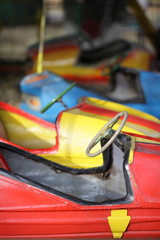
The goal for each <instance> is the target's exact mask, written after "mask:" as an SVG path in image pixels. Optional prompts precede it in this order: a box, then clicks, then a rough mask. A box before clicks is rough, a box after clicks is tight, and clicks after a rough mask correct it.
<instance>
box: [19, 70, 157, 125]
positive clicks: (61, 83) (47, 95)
mask: <svg viewBox="0 0 160 240" xmlns="http://www.w3.org/2000/svg"><path fill="white" fill-rule="evenodd" d="M37 75H38V76H41V75H42V76H43V75H46V76H47V77H45V78H44V79H43V80H39V81H36V82H31V83H28V84H27V81H28V80H30V79H32V78H33V79H34V77H36V76H37ZM139 84H140V85H141V89H142V92H143V96H144V99H145V102H141V103H139V102H138V103H134V102H133V103H132V102H129V103H124V105H126V106H129V107H132V108H135V109H138V110H141V111H144V112H147V113H149V114H152V115H154V116H156V117H158V118H160V74H159V73H152V72H145V71H139ZM69 86H70V83H69V82H67V81H66V80H65V79H63V78H62V77H60V76H58V75H56V74H53V73H51V72H48V71H44V72H43V73H41V74H31V75H28V76H26V77H24V78H23V79H22V80H21V82H20V88H21V91H22V93H26V94H29V95H33V96H36V97H38V98H39V100H40V102H41V108H40V109H39V111H35V110H34V109H31V108H30V107H29V106H28V105H27V104H26V103H25V102H22V103H21V105H20V108H21V109H23V110H24V111H26V112H29V113H31V114H33V115H36V116H38V117H40V118H42V119H45V120H47V121H50V122H55V120H56V118H57V116H58V114H59V113H60V112H61V111H62V110H65V107H64V106H63V105H62V104H61V103H60V102H57V103H55V104H54V105H53V106H52V107H51V108H50V109H48V110H47V111H46V112H45V113H40V110H41V109H42V108H43V107H45V106H46V105H47V104H48V103H49V102H50V101H51V100H52V99H53V98H56V97H57V95H58V94H60V93H61V92H62V91H64V90H65V89H66V88H68V87H69ZM84 96H87V97H95V98H101V99H106V100H107V98H105V97H104V96H101V95H100V94H98V93H93V92H91V91H88V90H86V89H83V88H82V87H79V86H75V87H73V88H72V89H71V90H70V91H69V92H68V93H67V94H66V95H64V96H63V101H64V102H65V104H66V105H67V106H68V107H69V108H71V107H74V106H75V105H77V104H78V101H79V98H81V97H84Z"/></svg>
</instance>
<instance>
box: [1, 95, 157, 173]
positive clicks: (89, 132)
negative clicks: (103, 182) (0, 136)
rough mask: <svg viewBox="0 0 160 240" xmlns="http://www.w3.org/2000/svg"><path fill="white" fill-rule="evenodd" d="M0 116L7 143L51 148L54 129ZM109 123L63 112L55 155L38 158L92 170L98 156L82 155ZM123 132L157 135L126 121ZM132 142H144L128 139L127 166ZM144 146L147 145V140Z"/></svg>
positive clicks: (78, 112) (97, 116)
mask: <svg viewBox="0 0 160 240" xmlns="http://www.w3.org/2000/svg"><path fill="white" fill-rule="evenodd" d="M85 101H86V102H88V103H92V104H94V105H97V106H99V104H100V103H101V107H103V108H104V109H105V108H108V109H110V110H113V111H114V110H115V109H116V111H121V110H122V109H121V108H122V106H121V105H120V104H116V103H112V102H107V101H103V100H98V99H97V100H95V99H93V98H87V99H85ZM117 106H120V108H117ZM123 107H124V106H123ZM126 108H127V109H124V108H123V110H127V111H128V112H129V113H131V114H132V113H133V114H132V115H135V116H140V114H139V111H137V110H133V109H132V111H133V112H132V111H130V109H129V108H128V107H126ZM0 116H1V121H2V123H3V125H4V128H5V130H6V133H7V137H8V140H9V141H11V142H13V143H15V144H18V145H20V146H22V147H26V148H29V149H43V148H49V147H52V146H54V145H55V139H56V135H57V132H56V130H55V129H52V128H50V127H48V128H47V127H44V126H42V125H41V124H39V123H36V122H35V121H32V120H30V119H27V118H25V117H23V116H20V115H19V114H15V113H12V112H9V111H8V112H6V111H4V110H0ZM147 116H148V118H151V119H152V118H153V124H154V122H157V119H156V118H154V117H152V116H150V115H146V117H147ZM142 117H144V116H142ZM110 119H111V117H108V116H102V115H100V114H94V113H89V112H84V111H82V110H81V109H80V108H73V109H70V110H67V111H64V112H63V113H62V115H61V118H60V121H59V122H58V124H57V128H58V139H59V145H58V151H57V153H55V154H51V153H47V152H46V153H45V154H43V155H42V154H41V156H43V157H45V158H47V159H48V160H50V161H53V162H56V163H60V164H62V165H65V166H68V167H74V168H92V167H99V166H102V165H103V158H102V154H100V155H99V156H97V157H94V158H90V157H87V156H86V153H85V152H86V148H87V146H88V144H89V143H90V141H91V140H92V139H93V137H94V136H95V134H96V133H97V132H98V131H99V130H100V129H101V128H102V127H103V126H104V125H105V124H106V122H107V121H109V120H110ZM120 122H121V121H119V123H117V124H115V125H114V127H113V128H114V129H115V130H116V129H117V128H118V127H119V124H120ZM142 124H143V121H142ZM123 131H125V132H128V133H129V132H131V133H136V134H141V135H142V134H143V135H145V134H146V135H147V133H149V134H150V135H155V134H157V135H158V134H159V135H160V133H156V131H153V130H152V129H147V128H145V127H143V126H142V125H138V124H132V123H131V122H129V121H127V122H126V124H125V126H124V128H123ZM159 135H158V136H159ZM159 137H160V136H159ZM135 141H141V142H145V139H142V138H141V139H139V138H137V137H136V138H133V137H132V140H131V150H130V156H129V163H131V162H132V160H133V151H134V143H135ZM147 142H149V141H148V140H147ZM98 148H100V143H99V144H97V145H96V146H95V148H94V149H93V151H97V150H98Z"/></svg>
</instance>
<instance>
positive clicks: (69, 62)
mask: <svg viewBox="0 0 160 240" xmlns="http://www.w3.org/2000/svg"><path fill="white" fill-rule="evenodd" d="M79 51H80V49H79V47H78V46H77V47H76V46H75V47H71V46H68V48H61V49H60V48H59V49H57V50H56V49H54V50H53V51H50V52H49V51H47V52H44V53H43V70H49V71H53V72H54V73H56V74H59V75H62V76H67V75H68V76H70V75H73V76H74V75H75V76H85V77H87V76H94V77H98V76H102V69H101V68H99V67H100V66H103V65H106V64H107V63H109V61H108V60H107V59H106V60H103V61H101V62H99V63H98V64H94V65H91V66H87V65H84V64H77V59H78V56H79V54H80V52H79ZM121 65H122V66H123V67H129V68H134V69H140V70H148V69H149V66H150V53H149V52H146V51H145V50H138V51H135V52H133V53H132V54H131V55H130V56H129V57H127V58H126V59H125V60H124V61H122V63H121ZM36 66H37V59H35V63H34V66H33V69H32V71H33V72H35V71H36ZM106 71H107V70H106Z"/></svg>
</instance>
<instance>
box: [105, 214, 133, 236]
mask: <svg viewBox="0 0 160 240" xmlns="http://www.w3.org/2000/svg"><path fill="white" fill-rule="evenodd" d="M130 220H131V217H130V216H127V209H122V210H111V216H109V217H108V223H109V226H110V228H111V231H112V234H113V237H114V238H121V237H122V236H123V233H124V232H125V231H126V229H127V227H128V225H129V222H130Z"/></svg>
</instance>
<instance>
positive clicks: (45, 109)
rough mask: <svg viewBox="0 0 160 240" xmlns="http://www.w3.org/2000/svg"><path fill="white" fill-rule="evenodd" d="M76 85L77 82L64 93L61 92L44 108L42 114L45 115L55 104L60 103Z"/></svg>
mask: <svg viewBox="0 0 160 240" xmlns="http://www.w3.org/2000/svg"><path fill="white" fill-rule="evenodd" d="M75 85H76V83H75V82H73V83H72V84H71V85H70V86H69V87H68V88H67V89H65V90H64V91H63V92H61V93H60V94H59V95H58V96H57V97H56V98H53V99H52V101H51V102H49V103H48V104H47V105H46V106H45V107H44V108H42V110H41V113H44V112H45V111H47V110H48V108H50V107H51V106H52V105H53V104H54V103H55V102H58V100H59V99H61V98H62V97H63V96H64V95H65V94H66V93H67V92H68V91H70V90H71V89H72V88H73V87H74V86H75Z"/></svg>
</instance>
